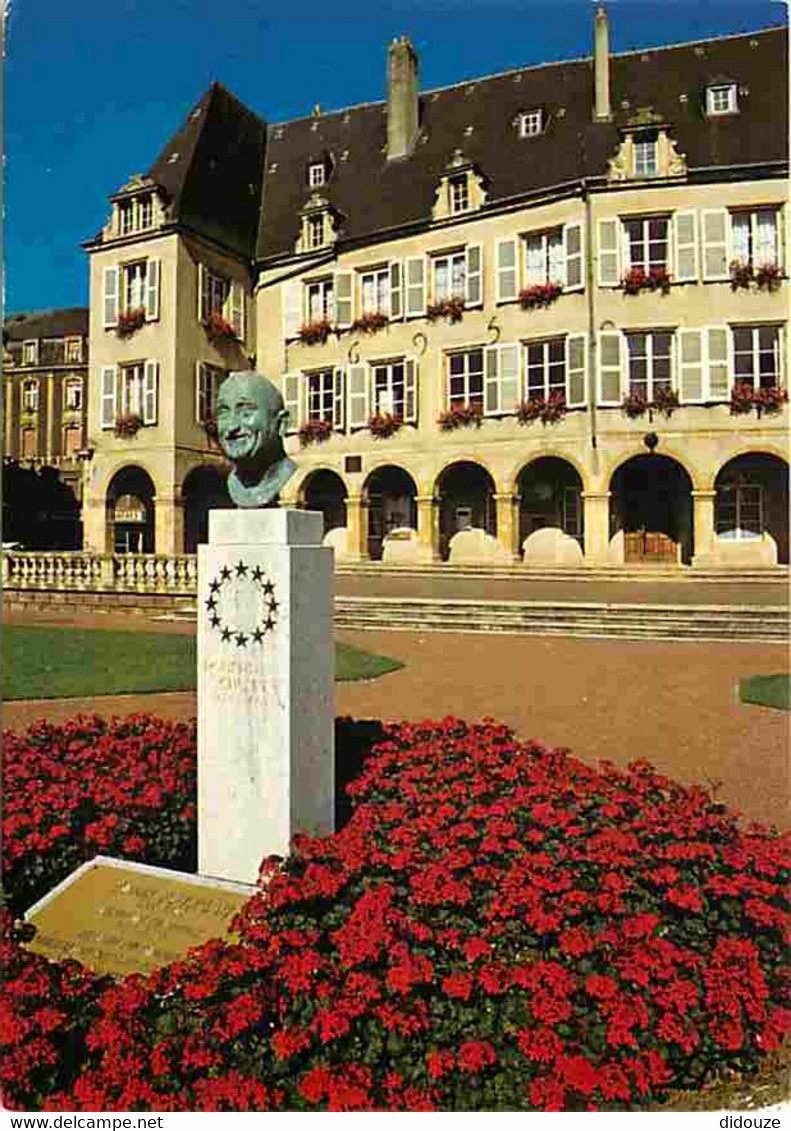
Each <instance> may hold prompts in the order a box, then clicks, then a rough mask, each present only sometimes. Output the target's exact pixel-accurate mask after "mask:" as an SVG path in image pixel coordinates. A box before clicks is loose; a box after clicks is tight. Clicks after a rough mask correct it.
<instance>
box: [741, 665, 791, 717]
mask: <svg viewBox="0 0 791 1131" xmlns="http://www.w3.org/2000/svg"><path fill="white" fill-rule="evenodd" d="M739 698H740V699H741V701H742V703H757V704H758V705H759V706H760V707H777V708H778V710H780V711H789V710H791V675H787V674H781V675H751V676H748V677H747V678H746V679H743V680H741V682H740V683H739Z"/></svg>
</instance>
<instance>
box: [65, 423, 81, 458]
mask: <svg viewBox="0 0 791 1131" xmlns="http://www.w3.org/2000/svg"><path fill="white" fill-rule="evenodd" d="M79 450H80V429H79V428H75V427H74V426H73V425H72V426H71V427H69V428H64V429H63V454H64V455H65V456H74V455H76V454H77V452H78V451H79Z"/></svg>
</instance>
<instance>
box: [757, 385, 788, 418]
mask: <svg viewBox="0 0 791 1131" xmlns="http://www.w3.org/2000/svg"><path fill="white" fill-rule="evenodd" d="M787 400H788V391H787V390H786V389H778V388H777V386H772V387H771V388H769V389H758V391H757V392H756V393H755V395H754V396H753V403H754V404H755V407H756V409H757V410H758V412H759V413H760V412H768V413H774V412H780V410H781V409H782V407H783V405H784V404H785V403H786V401H787Z"/></svg>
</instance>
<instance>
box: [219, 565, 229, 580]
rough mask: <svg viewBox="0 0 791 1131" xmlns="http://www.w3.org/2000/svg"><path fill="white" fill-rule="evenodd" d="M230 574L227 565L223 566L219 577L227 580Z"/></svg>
mask: <svg viewBox="0 0 791 1131" xmlns="http://www.w3.org/2000/svg"><path fill="white" fill-rule="evenodd" d="M230 576H231V571H230V570H229V569H228V566H223V567H222V569H221V570H220V577H221V578H222V580H223V581H228V580H229V579H230Z"/></svg>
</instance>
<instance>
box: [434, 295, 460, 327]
mask: <svg viewBox="0 0 791 1131" xmlns="http://www.w3.org/2000/svg"><path fill="white" fill-rule="evenodd" d="M464 310H465V303H464V299H463V298H462V297H461V295H452V296H451V297H450V298H441V299H440V300H439V301H438V302H430V303H429V304H428V306H427V307H426V318H427V319H428V320H429V322H437V321H438V320H439V319H440V318H447V320H448V321H449V322H461V320H462V318H463V317H464Z"/></svg>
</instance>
